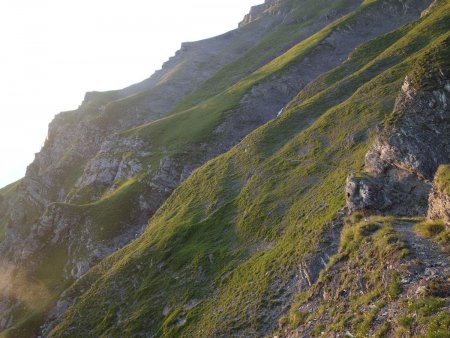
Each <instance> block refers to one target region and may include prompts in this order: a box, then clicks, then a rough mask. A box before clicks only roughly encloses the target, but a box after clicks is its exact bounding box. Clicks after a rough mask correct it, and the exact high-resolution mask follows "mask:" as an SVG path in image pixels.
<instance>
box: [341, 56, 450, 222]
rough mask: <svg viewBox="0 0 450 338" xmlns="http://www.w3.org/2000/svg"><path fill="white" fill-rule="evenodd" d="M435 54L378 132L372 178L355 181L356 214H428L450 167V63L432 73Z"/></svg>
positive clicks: (369, 161) (352, 204)
mask: <svg viewBox="0 0 450 338" xmlns="http://www.w3.org/2000/svg"><path fill="white" fill-rule="evenodd" d="M432 53H433V51H431V52H430V56H429V58H430V59H428V60H426V59H424V61H422V62H423V64H421V65H418V66H417V68H416V69H415V71H414V72H413V73H412V74H411V75H410V76H408V77H406V79H405V82H404V83H403V86H402V91H401V93H400V95H399V97H398V98H397V101H396V105H395V108H394V111H393V113H392V115H391V116H390V117H389V118H388V119H387V120H386V121H385V122H384V125H383V126H380V127H379V128H378V129H377V136H376V138H375V141H374V143H373V145H372V146H371V148H370V150H369V152H368V153H367V155H366V159H365V172H366V173H367V175H362V176H351V177H349V179H348V183H347V189H346V192H347V196H348V201H349V202H348V206H349V208H350V210H352V211H356V210H366V211H368V212H370V211H373V212H382V213H389V214H395V215H401V216H404V215H410V216H417V215H425V214H426V212H427V209H428V194H429V192H430V189H431V182H432V180H433V178H434V176H435V173H436V170H437V169H438V167H439V165H441V164H446V163H449V162H450V139H449V138H448V137H446V136H445V135H450V74H449V68H448V65H447V64H446V61H442V64H439V66H438V67H439V68H437V69H431V67H432V66H430V64H432V63H433V60H431V59H432V58H433V55H432ZM433 67H435V64H433Z"/></svg>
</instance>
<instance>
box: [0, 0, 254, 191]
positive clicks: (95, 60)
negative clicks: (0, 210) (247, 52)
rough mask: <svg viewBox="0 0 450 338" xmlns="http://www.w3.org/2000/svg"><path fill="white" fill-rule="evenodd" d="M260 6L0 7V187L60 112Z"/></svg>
mask: <svg viewBox="0 0 450 338" xmlns="http://www.w3.org/2000/svg"><path fill="white" fill-rule="evenodd" d="M262 2H263V1H262V0H127V1H117V0H108V1H106V0H89V1H88V0H77V1H74V0H72V1H68V0H40V1H36V0H1V2H0V44H1V45H0V153H1V164H0V187H2V186H4V185H6V184H7V183H10V182H12V181H14V180H16V179H19V178H21V177H22V176H23V174H24V173H25V169H26V166H27V165H28V164H29V163H30V162H31V161H32V160H33V158H34V153H36V152H38V151H39V150H40V148H41V146H42V144H43V142H44V140H45V136H46V135H47V126H48V123H49V122H50V121H51V119H52V118H53V116H54V115H55V114H57V113H58V112H60V111H65V110H72V109H76V108H77V107H78V105H79V104H80V103H81V101H82V99H83V97H84V93H85V92H87V91H92V90H100V91H103V90H109V89H120V88H122V87H125V86H127V85H130V84H132V83H135V82H138V81H140V80H143V79H145V78H147V77H149V76H150V75H151V74H152V73H153V72H154V71H155V70H156V69H159V68H160V67H161V65H162V63H163V62H164V61H166V60H167V59H168V58H169V57H170V56H172V55H173V54H174V53H175V51H176V50H177V49H178V48H179V47H180V44H181V42H183V41H194V40H199V39H203V38H207V37H210V36H214V35H217V34H220V33H224V32H226V31H228V30H231V29H233V28H236V27H237V24H238V22H239V21H240V20H241V19H242V18H243V16H244V14H246V13H247V12H248V10H249V9H250V6H251V5H255V4H258V3H262Z"/></svg>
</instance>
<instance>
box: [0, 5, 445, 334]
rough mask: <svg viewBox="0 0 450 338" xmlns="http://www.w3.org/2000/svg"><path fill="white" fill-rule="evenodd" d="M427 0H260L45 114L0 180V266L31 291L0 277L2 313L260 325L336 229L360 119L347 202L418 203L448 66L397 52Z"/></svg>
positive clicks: (315, 274)
mask: <svg viewBox="0 0 450 338" xmlns="http://www.w3.org/2000/svg"><path fill="white" fill-rule="evenodd" d="M443 3H444V4H443ZM443 3H437V4H435V6H438V8H440V9H441V10H442V13H441V14H439V15H438V14H436V11H435V10H433V9H430V11H429V13H428V14H423V18H422V19H421V20H419V21H414V22H412V23H409V24H408V25H407V26H405V27H401V26H402V25H403V24H405V23H408V22H411V21H412V20H416V19H418V18H419V16H420V13H421V12H422V10H423V9H425V8H426V6H427V5H428V4H429V1H425V0H414V1H413V0H411V1H406V2H405V1H397V0H378V1H373V2H370V3H366V2H364V3H361V1H356V0H345V1H338V2H336V1H331V0H321V1H319V2H317V1H316V0H314V1H312V0H303V1H300V0H299V1H281V0H279V1H266V3H265V4H263V5H261V6H257V7H256V8H253V9H252V10H251V13H250V14H249V16H247V17H246V19H244V22H243V23H241V24H240V28H239V29H238V30H235V31H232V32H229V33H226V34H224V35H221V36H219V37H216V38H212V39H207V40H204V41H200V42H194V43H187V44H183V46H182V48H181V50H180V51H179V52H177V54H176V55H175V56H174V57H173V58H171V59H170V60H169V61H168V62H167V63H166V64H165V65H164V66H163V69H162V70H160V71H158V72H156V73H155V74H154V75H153V76H152V77H151V78H149V79H148V80H145V81H143V82H142V83H139V84H136V85H133V86H130V87H128V88H125V89H121V90H117V91H112V92H107V93H88V94H87V95H86V98H85V100H84V102H83V104H82V105H81V106H80V108H79V109H78V110H76V111H73V112H66V113H61V114H60V115H58V116H57V117H56V119H55V120H54V121H53V122H52V123H51V125H50V127H49V135H48V139H47V141H46V143H45V145H44V147H43V149H42V151H41V152H40V153H39V154H37V155H36V159H35V161H34V162H33V163H32V164H31V165H30V167H29V168H28V170H27V174H26V177H25V178H24V179H23V180H22V181H21V182H19V183H18V184H16V185H14V186H11V187H8V189H6V188H5V189H3V190H0V196H4V197H3V200H0V212H1V215H0V222H2V223H0V227H1V228H0V230H2V229H5V230H6V231H5V235H4V236H5V237H4V239H3V240H2V241H1V243H0V257H1V261H2V266H4V268H3V270H2V274H4V275H5V276H7V277H8V278H9V279H8V280H12V281H13V280H14V276H15V275H23V276H24V278H22V279H23V280H24V284H25V285H32V284H33V281H34V284H36V285H38V286H39V288H38V290H46V292H47V293H46V292H39V294H42V295H43V296H42V299H39V300H34V301H33V303H38V304H41V306H40V307H39V306H36V305H33V306H31V307H30V306H28V304H27V298H26V297H23V296H22V295H16V294H14V292H13V290H12V289H11V288H10V287H3V286H2V285H1V284H0V290H1V291H2V295H3V297H2V299H1V300H0V325H1V328H5V329H6V328H9V330H8V331H5V332H8V334H10V335H12V336H14V334H17V332H19V331H20V330H24V327H25V328H26V329H27V330H30V332H36V330H37V328H38V327H40V326H41V324H42V323H44V322H45V325H44V326H42V327H40V329H39V330H40V332H41V334H43V335H44V336H47V335H54V336H64V335H71V334H73V335H86V336H91V335H99V336H100V335H108V336H116V335H121V334H123V332H127V334H129V335H131V336H145V335H148V334H150V333H149V332H153V333H155V334H156V332H164V335H169V336H170V335H172V336H176V335H179V334H186V335H191V336H192V335H194V336H195V335H196V334H197V333H198V332H200V331H201V332H204V334H205V335H206V336H207V335H234V334H238V335H250V336H255V335H265V334H267V333H269V332H271V331H273V330H275V327H276V326H277V325H278V319H280V318H281V317H282V315H283V314H284V313H286V310H287V309H288V308H289V307H290V306H291V305H292V302H293V299H294V298H293V297H294V296H295V295H296V294H297V293H298V292H300V291H302V292H303V291H306V290H308V289H310V288H311V287H313V286H314V284H315V283H316V281H317V280H318V278H319V274H320V272H321V271H322V269H323V268H324V267H325V266H326V265H327V262H328V261H329V260H330V257H331V256H333V255H334V254H336V252H337V251H338V249H339V247H340V244H339V237H340V234H341V230H342V227H343V226H344V218H345V217H346V215H348V211H347V210H345V209H342V207H343V206H344V199H343V193H342V194H339V197H336V191H341V192H343V190H344V187H343V182H344V181H345V177H346V176H347V171H348V170H349V169H348V168H350V167H351V170H352V171H356V169H360V166H361V165H362V163H363V155H362V154H363V152H364V153H366V150H367V149H366V148H364V147H365V144H366V143H369V141H368V135H369V134H370V133H371V131H373V130H374V128H375V126H376V125H377V124H379V125H380V127H378V129H377V137H376V139H375V141H374V142H370V144H371V145H370V150H369V152H368V154H367V156H366V160H365V168H366V172H367V174H366V175H362V176H361V175H359V176H352V177H351V178H350V179H349V180H348V182H349V183H348V185H347V193H348V202H347V203H348V206H349V210H350V212H353V211H356V210H364V211H368V213H375V212H376V213H382V214H383V213H384V214H394V215H417V214H420V215H424V214H425V212H426V206H427V198H428V193H429V191H430V189H431V184H430V181H431V179H432V177H433V176H434V172H435V171H436V169H437V167H438V165H439V164H441V163H446V161H447V162H448V156H449V152H448V150H449V144H448V138H446V137H439V136H440V135H448V131H449V124H448V114H449V108H448V106H449V94H448V89H447V86H448V84H449V83H448V78H449V77H448V73H447V68H445V67H443V66H442V65H441V64H439V70H440V72H436V71H434V69H428V68H426V66H427V65H428V64H433V65H436V63H433V62H431V63H430V62H429V60H428V61H427V62H425V63H424V64H423V65H424V67H425V68H424V69H422V70H421V71H422V73H420V71H417V72H416V70H414V72H412V73H411V70H413V69H416V68H414V67H413V66H412V65H413V64H414V62H415V61H416V60H417V59H420V60H425V59H426V58H425V59H424V58H421V54H420V53H421V51H425V50H428V51H430V52H431V53H432V54H430V55H432V56H433V55H434V54H433V53H434V52H433V51H434V50H435V49H436V48H434V47H433V43H435V42H436V44H437V45H439V43H438V42H439V41H441V40H443V39H444V38H442V36H441V35H443V34H444V33H445V32H446V31H447V30H448V27H447V26H446V23H447V22H448V21H446V18H447V17H446V14H445V13H447V12H446V11H447V7H445V2H443ZM439 6H440V7H439ZM400 27H401V28H400ZM424 27H427V28H426V29H425V28H424ZM385 33H387V34H385ZM374 38H375V39H374ZM371 39H374V40H373V41H370V40H371ZM439 39H440V40H439ZM367 41H370V42H367ZM364 43H365V44H364ZM360 44H364V45H363V46H361V47H358V46H359V45H360ZM439 46H441V45H439ZM355 48H356V50H355ZM433 48H434V49H433ZM433 57H434V56H433ZM418 69H419V68H418ZM419 70H420V69H419ZM407 74H409V75H408V77H406V80H405V81H404V85H403V88H402V89H401V88H400V87H401V82H402V81H403V80H404V79H405V76H406V75H407ZM417 79H420V81H417ZM378 88H381V89H380V90H378ZM400 89H401V90H400ZM399 91H400V95H399V96H398V98H397V100H396V102H395V108H394V98H395V96H396V95H397V93H398V92H399ZM392 110H394V113H392V114H388V112H390V111H392ZM280 111H281V114H279V113H280ZM386 114H387V115H388V117H387V118H386V119H384V116H385V115H386ZM277 116H278V117H277ZM382 121H384V122H383V124H380V123H381V122H382ZM261 126H262V127H261ZM258 127H260V128H258ZM257 128H258V129H257ZM255 129H256V130H255ZM230 149H231V150H230ZM227 151H229V152H227ZM348 153H351V154H348ZM221 154H224V155H222V156H220V155H221ZM218 156H219V157H218ZM211 159H213V160H212V161H210V160H211ZM208 161H209V162H208ZM205 163H206V164H205ZM318 182H322V183H320V184H319V183H318ZM341 195H342V196H341ZM314 196H315V197H314ZM333 196H334V197H333ZM405 201H406V202H405ZM149 219H150V225H148V224H147V223H148V221H149ZM294 223H295V224H294ZM255 227H256V228H255ZM0 234H1V232H0ZM290 236H294V237H295V238H297V241H298V243H300V244H298V243H297V244H298V245H297V244H296V245H295V246H292V241H288V239H289V238H290ZM0 238H1V237H0ZM127 244H129V245H127ZM122 248H123V249H122ZM299 248H301V249H299ZM297 249H298V250H297ZM110 255H112V256H110ZM108 256H110V257H108ZM287 257H289V258H287ZM269 258H270V259H269ZM270 262H277V263H276V264H275V263H270ZM19 267H20V268H19ZM3 271H4V272H3ZM36 281H37V282H36ZM219 281H220V282H219ZM238 281H239V282H238ZM252 281H257V282H256V283H257V286H258V287H257V288H255V289H252V285H253V282H252ZM236 283H237V284H236ZM161 285H164V288H162V287H161ZM166 286H167V288H166ZM30 289H32V288H31V287H30ZM100 289H101V290H103V291H102V294H101V295H98V294H97V290H100ZM193 290H195V291H193ZM208 290H214V291H213V292H214V295H215V296H214V297H213V294H212V293H210V291H208ZM192 292H193V293H192ZM235 292H238V293H237V294H236V293H235ZM152 295H153V296H152ZM60 296H61V297H60ZM152 297H154V298H152ZM216 297H218V298H216ZM230 297H231V298H230ZM213 298H214V299H216V300H217V304H216V305H217V306H216V310H214V311H212V307H211V306H212V303H211V302H212V300H213ZM230 299H233V301H232V302H231V303H230ZM42 304H44V305H42ZM180 304H183V306H182V307H181V308H180ZM229 304H231V305H229ZM245 304H251V307H252V309H259V310H257V311H256V310H251V309H250V308H249V306H247V305H245ZM230 306H231V308H230ZM245 311H246V313H247V314H245V313H244V312H245ZM30 313H39V316H40V317H39V318H38V319H36V318H35V317H32V318H34V319H32V320H31V319H30ZM147 315H149V316H150V318H151V319H149V320H147V319H146V320H144V317H145V318H148V316H147ZM131 318H134V319H133V321H134V322H136V323H139V324H137V325H136V326H134V325H128V324H127V323H129V322H130V320H131ZM208 318H209V319H210V323H209V322H208V320H209V319H208ZM246 318H247V319H246ZM207 319H208V320H207ZM250 322H252V323H256V324H250ZM108 323H109V324H108ZM211 323H212V324H211ZM17 330H19V331H17ZM161 330H162V331H161Z"/></svg>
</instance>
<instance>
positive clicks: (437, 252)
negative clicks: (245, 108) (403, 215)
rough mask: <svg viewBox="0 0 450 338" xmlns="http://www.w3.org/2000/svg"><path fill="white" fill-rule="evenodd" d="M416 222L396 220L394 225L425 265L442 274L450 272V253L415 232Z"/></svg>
mask: <svg viewBox="0 0 450 338" xmlns="http://www.w3.org/2000/svg"><path fill="white" fill-rule="evenodd" d="M414 224H415V223H412V222H400V221H398V222H395V223H394V226H395V229H396V230H397V232H398V233H399V234H400V237H401V239H403V240H404V241H405V242H406V243H407V244H408V247H409V249H410V250H411V252H412V254H413V255H414V256H415V257H416V258H417V259H419V260H420V261H421V262H422V263H423V264H424V265H425V267H427V268H429V269H432V270H433V271H435V272H436V273H438V274H439V275H442V276H448V275H449V274H450V259H449V255H448V254H446V253H445V252H443V251H442V250H441V248H440V247H439V246H438V245H437V244H435V243H433V242H432V241H430V240H428V239H426V238H423V237H420V236H419V235H417V234H416V233H415V232H414V229H413V228H414Z"/></svg>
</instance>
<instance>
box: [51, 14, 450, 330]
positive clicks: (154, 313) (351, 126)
mask: <svg viewBox="0 0 450 338" xmlns="http://www.w3.org/2000/svg"><path fill="white" fill-rule="evenodd" d="M446 11H447V12H445V13H448V8H446ZM442 12H443V10H442V11H441V12H440V13H439V15H429V16H427V17H425V18H424V19H422V20H420V21H419V22H418V23H415V24H413V25H410V26H409V27H408V29H407V30H405V29H403V30H400V32H397V33H395V34H394V33H392V34H389V35H386V36H384V37H382V38H381V39H377V40H375V41H374V42H369V43H367V44H365V46H363V47H362V49H361V51H360V53H361V56H360V57H361V58H363V59H364V58H365V60H364V62H363V63H362V62H360V60H359V56H358V53H356V54H355V55H354V56H353V58H350V60H348V61H347V62H346V63H344V64H343V65H342V66H340V67H338V69H337V70H334V71H333V74H332V75H330V74H327V75H326V76H324V77H321V78H320V81H323V82H322V83H320V84H316V85H314V84H313V85H311V86H309V87H308V89H307V90H308V91H309V93H308V94H305V93H303V94H302V93H300V96H299V97H301V96H302V95H303V97H304V99H303V100H301V102H295V104H294V102H293V103H292V105H290V109H288V110H287V111H286V112H285V114H283V115H282V117H281V118H278V119H275V120H273V121H271V122H269V123H268V124H266V125H264V126H263V127H261V128H259V129H258V130H256V131H255V132H253V133H252V134H250V135H249V136H247V137H246V138H245V139H244V140H243V141H242V142H241V144H239V145H238V146H236V147H235V148H233V149H232V150H231V151H229V152H228V153H226V154H224V155H222V156H219V157H218V158H216V159H214V160H212V161H210V162H208V163H207V164H206V165H204V166H203V167H202V168H200V169H199V170H197V171H195V173H194V174H193V175H192V176H191V177H190V178H189V179H188V180H187V181H186V182H184V183H183V184H182V185H181V186H180V187H179V188H178V189H177V190H176V191H175V192H174V193H173V194H172V196H171V197H170V198H169V199H168V200H167V201H166V202H165V203H164V205H163V206H162V207H161V208H160V209H159V210H158V212H157V213H156V214H155V215H154V217H153V218H152V219H151V221H150V223H149V226H148V228H147V230H146V232H145V233H144V235H143V236H142V237H140V238H139V239H138V240H136V241H135V242H133V243H131V244H130V245H128V246H127V247H125V248H124V249H122V250H120V251H119V252H117V253H116V254H114V255H112V256H111V257H109V258H107V259H106V260H104V261H103V262H101V263H100V264H99V265H97V266H96V267H95V268H94V269H92V270H91V271H90V272H89V273H88V275H87V276H86V277H85V278H83V279H82V280H80V281H79V282H77V283H76V284H75V285H74V287H73V288H72V289H71V290H70V291H69V293H72V294H73V295H81V296H80V298H79V299H78V301H77V303H76V304H75V305H74V306H73V307H72V308H71V309H70V310H69V311H68V312H67V313H66V315H65V317H64V320H63V322H62V323H61V324H60V325H59V326H58V327H57V328H56V329H55V331H54V332H53V334H54V336H65V335H67V336H70V331H68V330H69V328H73V327H75V328H76V330H77V332H78V333H80V334H87V333H88V332H89V333H90V334H93V335H106V336H111V337H113V336H120V335H130V336H132V335H135V334H136V333H137V332H141V331H142V332H144V331H145V332H147V333H149V334H155V335H158V336H215V335H217V336H220V335H233V334H237V333H240V334H244V335H258V334H261V333H262V332H264V330H267V328H268V327H270V325H273V317H270V316H268V313H269V312H270V313H273V314H275V316H276V315H280V316H281V305H282V304H280V299H281V297H282V295H283V294H284V292H285V291H284V290H285V288H286V287H287V283H288V282H289V281H290V280H292V278H294V276H293V274H295V271H297V269H298V266H299V264H300V263H301V262H302V261H303V260H304V259H305V258H306V257H307V256H308V255H309V254H311V253H312V252H314V250H315V249H316V248H317V247H318V246H319V244H320V241H321V236H322V234H323V233H324V232H325V231H326V226H325V225H326V224H327V223H328V222H330V221H331V220H332V219H333V218H334V217H335V215H336V213H337V212H338V210H339V209H340V208H341V207H342V206H343V205H344V203H345V196H344V193H343V187H344V184H345V180H346V177H347V175H348V174H349V173H350V172H352V171H359V170H360V169H361V168H362V167H363V164H364V156H365V154H366V152H367V148H368V145H369V143H370V139H371V138H370V135H368V130H371V129H372V128H374V127H375V126H376V125H377V124H379V123H381V122H382V121H383V120H384V119H385V117H386V116H387V115H388V114H389V113H390V112H391V111H392V108H393V106H394V102H395V97H396V95H397V93H398V92H399V89H400V87H401V84H402V82H403V80H404V77H405V75H406V74H407V73H408V72H410V71H411V69H412V68H413V65H414V64H415V62H416V61H417V60H418V59H420V57H422V56H423V55H424V53H425V52H426V51H427V50H429V49H431V48H437V49H438V50H439V48H441V49H442V48H444V47H442V46H445V44H443V43H442V41H445V39H447V38H448V37H447V36H446V35H445V33H446V32H447V30H448V26H447V28H445V27H442V22H448V16H445V15H443V14H442ZM441 34H443V35H442V36H441ZM309 43H312V44H314V43H315V42H314V41H309V42H307V43H305V44H304V45H303V47H304V48H306V49H308V48H309V47H308V46H309V45H308V44H309ZM382 43H385V44H386V45H385V46H386V48H385V49H383V48H382V47H381V46H380V44H382ZM372 48H373V50H372ZM364 49H365V51H364V52H363V50H364ZM371 50H372V51H371ZM302 53H303V52H302V51H300V50H296V49H295V48H294V49H293V50H291V51H290V52H288V53H287V56H284V57H282V58H281V59H278V60H276V62H274V63H273V64H271V65H270V66H268V67H266V68H264V69H261V70H259V71H257V72H256V73H254V74H253V75H252V76H251V77H250V78H249V80H248V81H250V82H251V83H256V82H252V81H253V80H255V81H258V78H259V76H263V74H265V72H267V73H269V72H272V71H275V70H276V69H281V68H282V67H284V65H287V64H288V63H289V60H293V59H295V57H301V55H302ZM294 55H295V57H294ZM272 67H273V68H272ZM324 83H329V86H328V87H327V86H325V85H324ZM246 85H247V84H246V83H245V82H243V83H241V84H239V85H236V86H233V87H232V88H231V89H230V90H229V91H228V92H227V93H225V94H223V95H219V96H217V97H214V98H212V99H211V100H210V101H207V102H204V103H202V104H200V105H199V106H198V107H196V108H195V109H192V110H191V111H189V112H184V113H179V114H175V115H172V116H169V117H167V118H166V119H163V120H162V121H158V122H155V123H152V124H150V125H147V126H144V127H141V128H137V129H135V130H133V131H132V133H136V134H138V135H139V136H141V137H145V136H146V135H155V134H153V132H156V131H158V130H159V131H160V134H156V135H157V138H159V137H161V139H160V140H155V142H156V143H158V142H161V144H162V143H164V144H166V142H172V141H173V143H171V144H173V147H175V148H176V147H178V146H179V143H181V142H186V141H187V140H188V139H185V138H182V140H178V139H177V140H175V135H177V133H178V132H179V128H181V127H177V126H175V121H176V120H177V119H181V121H183V122H184V125H183V127H185V128H187V127H189V128H190V127H192V128H193V135H191V136H189V140H192V139H193V138H197V137H201V135H202V133H204V132H205V129H204V126H205V125H208V124H214V123H215V122H214V121H215V119H216V117H215V115H216V114H217V116H218V115H220V114H219V112H220V110H221V109H223V108H224V107H232V106H233V104H234V103H233V102H234V100H236V98H238V97H239V95H237V94H238V93H239V92H240V90H241V89H242V88H245V86H246ZM241 86H242V87H241ZM343 94H344V95H343ZM234 95H236V96H234ZM199 107H202V108H199ZM201 109H205V111H208V112H209V114H210V115H212V116H211V117H208V120H207V121H204V122H202V123H203V124H202V126H201V127H199V126H194V125H193V124H195V122H194V121H196V119H198V118H199V117H200V116H205V115H202V114H201V113H200V111H201ZM196 114H198V115H196ZM311 119H312V120H313V121H314V122H313V123H305V122H306V121H308V120H311ZM170 126H174V128H176V130H172V129H171V128H170ZM177 128H178V129H177ZM169 129H170V130H169ZM163 130H164V132H163ZM150 131H151V133H150ZM348 133H351V134H356V135H365V136H363V137H359V138H357V139H356V141H355V144H354V145H352V147H351V151H349V149H348V148H347V147H346V145H345V137H346V134H348ZM161 140H163V141H161ZM178 142H179V143H178ZM169 149H171V148H170V147H169ZM339 192H341V193H339ZM389 222H390V219H378V220H377V219H373V220H371V221H370V222H369V223H367V224H366V223H364V222H363V223H362V224H360V225H359V226H356V227H348V228H346V230H345V231H344V233H343V242H342V244H341V250H342V251H341V252H342V255H343V256H342V257H343V259H348V260H350V261H351V262H352V263H354V264H355V267H358V268H360V269H361V271H362V273H363V274H364V275H365V276H366V279H367V283H368V285H369V286H370V287H371V288H370V290H371V291H370V292H368V293H366V294H364V295H362V296H359V295H358V296H357V297H355V298H352V299H351V300H350V301H349V306H350V307H351V308H352V309H365V306H368V305H369V304H371V303H372V302H380V303H377V304H378V307H379V308H381V307H382V306H383V303H382V301H383V300H384V298H383V297H389V294H392V298H394V297H395V296H396V295H397V296H398V294H399V293H401V288H399V285H398V276H397V275H396V274H395V273H393V274H392V275H391V274H389V275H388V276H389V278H385V277H384V275H383V274H382V273H381V272H382V271H383V269H384V263H385V262H386V260H392V261H394V262H398V261H400V260H402V259H403V254H402V253H403V250H404V249H405V247H404V246H403V245H402V243H401V242H400V241H399V240H398V237H397V236H396V233H395V231H394V230H393V228H392V226H391V225H390V223H389ZM360 249H361V251H360ZM360 253H363V255H364V257H365V259H363V258H362V257H359V256H358V255H359V254H360ZM130 276H133V281H132V283H130V278H129V277H130ZM341 278H342V280H341V283H339V285H341V287H340V288H345V287H346V286H352V287H353V286H356V285H357V283H358V281H357V280H356V279H355V276H353V275H352V274H346V275H342V276H341ZM161 285H164V288H161ZM377 285H378V286H380V287H377ZM389 289H391V292H388V290H389ZM81 290H84V292H81ZM339 291H342V289H340V290H339ZM124 295H125V296H124ZM106 300H108V302H107V303H106V302H105V301H106ZM385 300H386V301H390V298H389V299H388V298H386V299H385ZM193 301H195V303H197V305H196V306H194V307H190V306H188V305H189V304H191V303H193ZM289 301H290V300H289V299H287V300H286V302H289ZM164 308H166V309H168V310H167V311H164ZM118 309H121V311H120V312H121V320H120V321H118V319H117V318H116V313H117V311H118ZM325 310H326V309H325V308H324V309H323V311H325ZM272 311H273V312H272ZM375 312H376V311H375V310H374V312H373V313H368V314H365V315H361V316H358V317H356V318H350V317H349V316H348V313H336V314H333V313H329V315H330V318H335V321H334V323H333V326H330V327H329V328H320V330H322V329H327V330H329V331H332V330H338V329H339V328H342V327H345V325H347V324H348V323H350V324H351V325H352V327H354V328H357V327H361V330H362V331H367V330H368V329H369V328H370V327H371V325H372V322H373V319H374V317H375V315H376V313H375ZM306 315H307V314H303V313H301V314H299V315H293V316H289V318H291V319H289V320H292V321H293V322H294V324H295V322H297V323H300V322H302V321H303V320H304V319H305V318H304V316H306ZM316 315H320V314H316ZM269 317H270V318H269ZM180 323H185V324H184V325H181V324H180ZM271 323H272V324H271ZM320 330H319V329H318V331H320Z"/></svg>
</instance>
